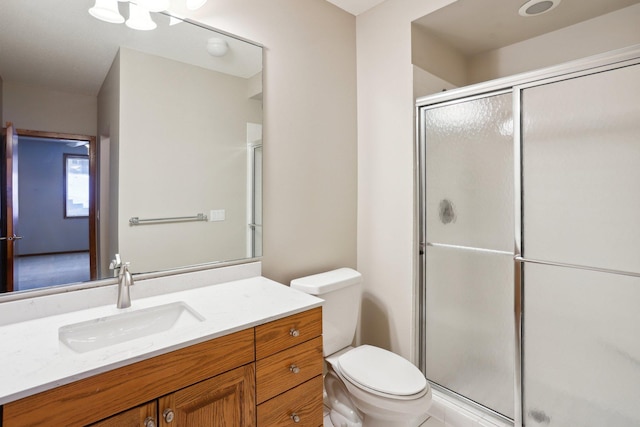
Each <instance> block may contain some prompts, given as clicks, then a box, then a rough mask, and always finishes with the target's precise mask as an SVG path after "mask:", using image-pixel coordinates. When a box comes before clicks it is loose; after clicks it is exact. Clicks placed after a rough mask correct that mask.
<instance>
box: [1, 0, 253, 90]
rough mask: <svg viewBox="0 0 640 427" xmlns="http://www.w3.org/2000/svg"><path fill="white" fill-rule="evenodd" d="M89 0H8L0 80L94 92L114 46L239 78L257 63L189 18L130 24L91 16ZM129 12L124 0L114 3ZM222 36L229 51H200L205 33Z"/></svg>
mask: <svg viewBox="0 0 640 427" xmlns="http://www.w3.org/2000/svg"><path fill="white" fill-rule="evenodd" d="M93 4H94V0H73V1H69V0H12V1H6V2H3V4H2V13H0V76H2V78H3V80H4V81H5V82H20V83H23V84H29V85H37V86H43V87H47V88H50V89H55V90H59V91H66V92H72V93H82V94H87V95H96V94H97V93H98V91H99V90H100V87H101V85H102V82H103V81H104V78H105V76H106V74H107V72H108V70H109V68H110V67H111V64H112V62H113V59H114V58H115V56H116V54H117V52H118V49H119V47H120V46H125V47H128V48H131V49H135V50H138V51H142V52H146V53H149V54H153V55H158V56H162V57H165V58H170V59H174V60H177V61H181V62H185V63H189V64H193V65H197V66H199V67H202V68H207V69H211V70H216V71H219V72H223V73H226V74H231V75H235V76H241V77H245V78H248V77H251V76H253V75H255V74H256V73H258V72H259V71H260V70H261V69H262V55H261V52H260V51H261V49H260V48H259V47H257V46H255V45H252V44H248V43H244V42H242V41H240V40H237V39H235V38H233V37H228V36H226V35H224V34H218V33H215V32H212V31H211V30H209V29H205V28H202V27H199V26H195V25H188V24H185V23H179V24H177V25H169V17H168V16H166V15H163V14H153V19H154V20H155V22H156V23H157V24H158V28H156V29H155V30H153V31H138V30H132V29H130V28H128V27H127V26H125V25H124V24H110V23H107V22H103V21H100V20H97V19H95V18H93V17H92V16H90V15H89V13H88V12H87V11H88V10H89V8H91V7H92V6H93ZM119 7H120V12H121V14H122V15H124V16H125V17H127V16H128V8H127V7H128V6H127V3H119ZM170 10H171V11H172V12H173V14H174V15H176V16H188V15H187V13H188V11H187V10H186V8H185V7H184V0H172V5H171V9H170ZM214 36H215V37H219V38H223V39H225V40H226V41H227V43H228V44H229V52H228V53H227V54H226V55H225V56H223V57H219V58H215V57H213V56H211V55H209V54H208V53H207V51H206V45H207V41H208V39H209V38H211V37H214Z"/></svg>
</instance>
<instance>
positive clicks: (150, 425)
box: [144, 417, 156, 427]
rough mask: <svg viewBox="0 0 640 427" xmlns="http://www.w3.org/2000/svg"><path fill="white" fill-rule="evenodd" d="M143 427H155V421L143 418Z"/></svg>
mask: <svg viewBox="0 0 640 427" xmlns="http://www.w3.org/2000/svg"><path fill="white" fill-rule="evenodd" d="M144 427H156V420H154V419H153V418H152V417H147V418H145V419H144Z"/></svg>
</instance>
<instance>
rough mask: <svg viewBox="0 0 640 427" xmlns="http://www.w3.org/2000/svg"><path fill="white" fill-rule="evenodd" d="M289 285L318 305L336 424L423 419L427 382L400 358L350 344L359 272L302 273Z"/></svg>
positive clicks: (400, 424) (404, 425) (369, 425)
mask: <svg viewBox="0 0 640 427" xmlns="http://www.w3.org/2000/svg"><path fill="white" fill-rule="evenodd" d="M291 287H292V288H294V289H297V290H299V291H302V292H305V293H308V294H311V295H316V296H318V297H319V298H322V299H323V300H324V301H325V302H324V305H323V307H322V331H323V332H322V333H323V335H322V336H323V351H324V357H325V361H326V362H327V374H326V375H325V378H324V388H325V392H326V394H327V400H326V404H327V406H328V407H329V409H330V418H331V422H332V423H333V425H334V426H335V427H360V426H363V427H381V426H384V427H417V426H419V425H420V424H422V423H423V422H424V421H425V420H426V419H427V418H428V415H427V411H428V409H429V407H430V406H431V387H430V386H429V383H428V382H427V380H426V379H425V377H424V375H423V374H422V372H420V370H419V369H418V368H416V367H415V366H414V365H413V364H412V363H411V362H409V361H408V360H406V359H404V358H403V357H401V356H399V355H397V354H395V353H392V352H390V351H387V350H384V349H382V348H379V347H374V346H370V345H361V346H358V347H352V346H351V344H352V341H353V338H354V336H355V331H356V325H357V323H358V314H359V311H360V300H361V296H362V275H361V274H360V273H359V272H357V271H355V270H353V269H350V268H339V269H337V270H332V271H328V272H326V273H320V274H315V275H312V276H307V277H301V278H299V279H295V280H292V281H291Z"/></svg>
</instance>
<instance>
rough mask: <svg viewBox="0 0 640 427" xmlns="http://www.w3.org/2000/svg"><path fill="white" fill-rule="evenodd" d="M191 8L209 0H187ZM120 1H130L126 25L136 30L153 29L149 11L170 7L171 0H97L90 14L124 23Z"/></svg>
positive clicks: (104, 19)
mask: <svg viewBox="0 0 640 427" xmlns="http://www.w3.org/2000/svg"><path fill="white" fill-rule="evenodd" d="M185 1H186V7H187V9H189V10H196V9H199V8H200V7H202V6H203V5H204V4H205V3H206V2H207V0H185ZM118 2H122V3H127V2H128V3H129V19H127V21H126V25H127V27H129V28H133V29H135V30H153V29H154V28H156V27H157V25H156V23H155V22H153V20H152V19H151V15H150V14H149V12H162V11H165V10H167V9H169V6H170V5H171V0H134V1H129V0H95V4H94V5H93V7H92V8H91V9H89V14H90V15H91V16H93V17H94V18H97V19H100V20H101V21H105V22H109V23H111V24H122V23H123V22H125V19H124V17H123V16H122V15H121V14H120V11H119V10H118Z"/></svg>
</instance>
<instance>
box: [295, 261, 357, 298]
mask: <svg viewBox="0 0 640 427" xmlns="http://www.w3.org/2000/svg"><path fill="white" fill-rule="evenodd" d="M361 282H362V274H360V273H359V272H357V271H356V270H354V269H352V268H346V267H344V268H338V269H336V270H331V271H327V272H325V273H319V274H314V275H311V276H306V277H301V278H299V279H294V280H292V281H291V287H292V288H293V289H297V290H299V291H302V292H305V293H308V294H311V295H322V294H324V293H327V292H331V291H335V290H338V289H341V288H344V287H346V286H350V285H355V284H359V283H361Z"/></svg>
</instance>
